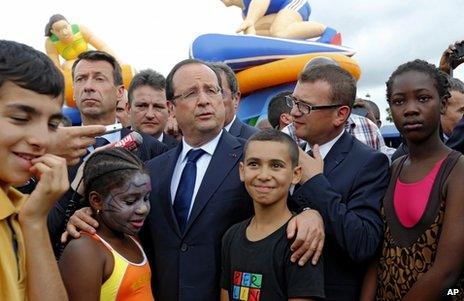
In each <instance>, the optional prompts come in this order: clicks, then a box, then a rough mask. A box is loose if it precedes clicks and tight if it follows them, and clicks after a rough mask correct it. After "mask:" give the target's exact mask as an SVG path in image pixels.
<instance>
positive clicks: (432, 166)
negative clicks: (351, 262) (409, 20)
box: [361, 60, 464, 300]
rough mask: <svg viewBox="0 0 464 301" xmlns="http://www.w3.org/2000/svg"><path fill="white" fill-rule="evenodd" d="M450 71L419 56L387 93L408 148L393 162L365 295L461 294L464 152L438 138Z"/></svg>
mask: <svg viewBox="0 0 464 301" xmlns="http://www.w3.org/2000/svg"><path fill="white" fill-rule="evenodd" d="M448 88H449V82H448V79H447V78H446V76H445V75H444V74H443V73H442V72H440V71H439V70H438V69H436V68H435V66H434V65H431V64H429V63H427V62H425V61H422V60H415V61H412V62H408V63H406V64H403V65H401V66H399V67H398V68H397V69H396V70H395V71H394V72H393V74H392V75H391V77H390V78H389V80H388V82H387V100H388V103H389V106H390V110H391V113H392V117H393V120H394V122H395V125H396V127H397V128H398V130H399V131H400V133H401V134H402V135H403V137H404V138H405V139H406V142H407V145H408V147H409V154H408V155H406V156H403V157H401V158H398V159H397V160H396V161H395V162H394V163H393V165H392V171H391V179H390V185H389V187H388V189H387V192H386V195H385V198H384V204H383V205H384V207H383V216H384V219H385V223H386V229H385V237H384V242H383V244H382V249H381V256H380V258H379V260H378V261H377V262H376V263H375V264H372V266H371V268H370V270H369V271H368V273H367V275H366V278H365V283H364V287H363V291H362V297H361V300H441V299H443V298H444V297H447V293H448V290H449V289H459V292H460V293H459V295H455V296H451V297H453V299H456V300H462V299H463V298H464V291H463V289H464V285H463V284H464V277H463V274H462V268H463V264H464V201H463V200H464V182H463V179H464V158H463V156H461V155H460V153H457V152H455V151H453V150H451V149H449V148H448V147H446V146H445V145H444V144H443V142H442V141H441V139H440V136H439V127H440V115H441V113H442V112H443V111H444V108H445V106H446V103H447V100H448V98H449V97H450V93H449V91H448Z"/></svg>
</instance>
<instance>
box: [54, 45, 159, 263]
mask: <svg viewBox="0 0 464 301" xmlns="http://www.w3.org/2000/svg"><path fill="white" fill-rule="evenodd" d="M72 77H73V88H74V95H73V97H74V99H75V101H76V105H77V107H78V109H79V112H80V115H81V120H82V124H83V125H97V124H98V125H110V124H113V123H115V121H116V103H117V101H118V99H120V98H121V97H122V94H123V93H124V87H123V84H122V75H121V67H120V66H119V64H118V63H117V61H116V60H115V59H114V57H112V56H111V55H109V54H107V53H105V52H100V51H88V52H84V53H82V54H81V55H80V56H79V57H78V59H77V60H76V61H75V63H74V65H73V68H72ZM130 132H132V130H131V129H129V128H123V129H121V130H120V131H117V132H114V133H109V134H104V135H102V136H99V137H97V138H96V144H95V145H94V146H91V147H89V148H88V149H87V151H88V154H89V153H91V152H93V150H94V149H95V148H96V147H100V146H103V145H105V144H109V143H113V142H116V141H119V140H121V138H124V137H125V136H126V135H128V134H129V133H130ZM142 138H143V143H142V144H141V145H140V146H139V147H138V148H137V150H136V151H135V153H136V154H137V156H138V157H139V158H140V159H141V160H142V161H147V160H149V159H151V158H154V157H156V156H157V155H159V154H161V153H163V152H165V151H166V150H167V147H166V146H165V145H164V144H163V143H161V142H159V141H157V140H156V139H155V138H153V137H151V136H150V135H145V134H142ZM82 159H83V158H81V161H80V162H79V163H78V164H77V165H75V166H71V167H69V168H68V176H69V181H70V182H72V181H73V180H74V177H75V176H76V172H77V170H78V168H79V166H80V165H81V163H82V162H83V160H82ZM79 198H80V197H79V196H78V195H76V193H75V192H74V191H73V190H72V189H70V190H69V191H68V192H67V193H66V194H65V195H64V197H63V198H62V199H61V200H59V201H58V202H57V204H56V205H55V207H54V208H53V209H52V211H51V212H50V214H49V218H48V228H49V232H50V237H51V239H52V242H53V245H54V248H55V253H56V254H57V255H58V254H59V250H60V249H61V245H60V236H61V234H62V233H63V231H64V229H65V225H66V221H67V219H68V218H69V217H70V216H71V215H72V214H73V213H74V211H75V210H76V209H78V208H80V207H82V204H80V203H79V202H78V199H79Z"/></svg>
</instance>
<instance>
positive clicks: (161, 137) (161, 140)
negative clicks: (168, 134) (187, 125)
mask: <svg viewBox="0 0 464 301" xmlns="http://www.w3.org/2000/svg"><path fill="white" fill-rule="evenodd" d="M163 138H164V133H163V132H161V135H159V137H158V138H156V139H158V141H159V142H163Z"/></svg>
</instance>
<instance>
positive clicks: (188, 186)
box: [174, 149, 205, 232]
mask: <svg viewBox="0 0 464 301" xmlns="http://www.w3.org/2000/svg"><path fill="white" fill-rule="evenodd" d="M204 153H205V151H204V150H202V149H196V150H193V149H191V150H189V152H188V153H187V163H186V164H185V167H184V170H183V171H182V175H181V176H180V181H179V186H177V192H176V197H175V199H174V212H175V214H176V218H177V223H178V224H179V228H180V231H181V232H184V229H185V226H186V225H187V219H188V213H189V210H190V204H191V203H192V196H193V190H194V188H195V179H196V177H197V160H198V159H200V157H201V156H203V154H204Z"/></svg>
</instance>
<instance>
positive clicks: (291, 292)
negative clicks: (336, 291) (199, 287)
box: [221, 219, 324, 301]
mask: <svg viewBox="0 0 464 301" xmlns="http://www.w3.org/2000/svg"><path fill="white" fill-rule="evenodd" d="M250 220H251V219H248V220H246V221H243V222H241V223H238V224H235V225H234V226H232V227H231V228H230V229H229V230H228V231H227V232H226V234H225V235H224V237H223V239H222V274H221V287H222V288H223V289H225V290H227V291H228V292H229V298H230V300H249V301H258V300H288V298H297V297H299V298H304V297H306V298H314V299H317V298H324V272H323V270H324V269H323V264H322V261H321V260H319V262H318V264H317V265H316V266H313V265H312V264H311V263H307V264H306V265H304V266H303V267H300V266H298V265H297V264H295V263H292V262H291V261H290V256H291V250H290V245H291V241H289V240H288V239H287V234H286V229H287V224H285V225H283V226H282V227H281V228H279V229H278V230H276V231H275V232H273V233H272V234H270V235H269V236H267V237H266V238H264V239H262V240H259V241H254V242H252V241H249V240H248V239H247V238H246V228H247V226H248V225H249V223H250Z"/></svg>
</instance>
